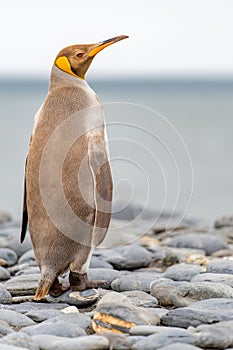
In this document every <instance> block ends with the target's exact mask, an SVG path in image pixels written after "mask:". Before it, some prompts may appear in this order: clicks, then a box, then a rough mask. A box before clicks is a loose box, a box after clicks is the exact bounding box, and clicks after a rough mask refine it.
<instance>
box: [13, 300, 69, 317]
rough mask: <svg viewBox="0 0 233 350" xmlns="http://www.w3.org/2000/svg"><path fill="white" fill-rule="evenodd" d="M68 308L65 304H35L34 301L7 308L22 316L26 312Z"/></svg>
mask: <svg viewBox="0 0 233 350" xmlns="http://www.w3.org/2000/svg"><path fill="white" fill-rule="evenodd" d="M68 306H69V305H68V304H65V303H56V304H50V303H39V302H35V301H33V302H29V301H26V302H24V303H21V304H15V305H10V306H8V307H7V308H8V309H9V308H10V309H11V310H15V311H18V312H21V313H22V314H26V313H27V312H32V311H39V310H47V309H51V310H62V309H64V308H66V307H68Z"/></svg>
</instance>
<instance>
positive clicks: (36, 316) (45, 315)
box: [25, 309, 61, 322]
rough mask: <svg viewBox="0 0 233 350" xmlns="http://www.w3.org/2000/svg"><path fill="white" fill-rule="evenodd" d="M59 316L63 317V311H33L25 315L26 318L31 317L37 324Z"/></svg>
mask: <svg viewBox="0 0 233 350" xmlns="http://www.w3.org/2000/svg"><path fill="white" fill-rule="evenodd" d="M59 315H61V311H59V310H53V309H44V310H33V311H28V312H26V313H25V316H27V317H30V319H32V320H33V321H35V322H43V321H45V320H48V319H49V318H53V317H56V316H59Z"/></svg>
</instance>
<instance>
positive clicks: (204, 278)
mask: <svg viewBox="0 0 233 350" xmlns="http://www.w3.org/2000/svg"><path fill="white" fill-rule="evenodd" d="M191 282H214V283H216V282H217V283H222V284H226V285H227V286H229V287H233V275H230V274H227V273H226V274H223V273H222V274H221V273H202V274H200V275H196V276H194V277H193V278H192V279H191Z"/></svg>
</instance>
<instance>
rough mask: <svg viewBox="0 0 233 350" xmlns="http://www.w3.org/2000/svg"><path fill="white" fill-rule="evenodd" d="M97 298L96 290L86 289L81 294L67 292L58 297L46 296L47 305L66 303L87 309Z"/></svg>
mask: <svg viewBox="0 0 233 350" xmlns="http://www.w3.org/2000/svg"><path fill="white" fill-rule="evenodd" d="M98 298H99V292H98V291H97V290H96V289H86V290H84V291H81V292H72V291H71V290H68V291H67V292H65V293H63V294H62V295H60V296H59V297H56V298H54V297H52V296H51V295H47V296H46V298H45V299H46V301H48V302H49V303H66V304H69V305H74V306H78V307H87V306H90V305H92V304H94V303H95V302H96V301H97V300H98Z"/></svg>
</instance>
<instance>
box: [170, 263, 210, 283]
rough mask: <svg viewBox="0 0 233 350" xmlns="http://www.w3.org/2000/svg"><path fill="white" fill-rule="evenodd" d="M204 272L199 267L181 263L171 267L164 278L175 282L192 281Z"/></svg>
mask: <svg viewBox="0 0 233 350" xmlns="http://www.w3.org/2000/svg"><path fill="white" fill-rule="evenodd" d="M203 271H204V270H203V268H202V267H200V266H199V265H191V264H185V263H181V264H178V265H173V266H170V267H169V268H168V269H167V270H166V271H165V272H164V274H163V276H164V277H165V278H170V279H172V280H174V281H191V279H192V278H193V277H194V276H196V275H199V274H200V273H202V272H203Z"/></svg>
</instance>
